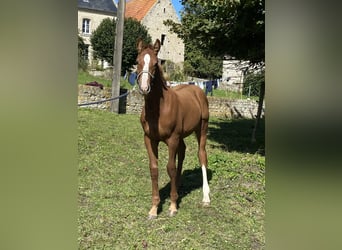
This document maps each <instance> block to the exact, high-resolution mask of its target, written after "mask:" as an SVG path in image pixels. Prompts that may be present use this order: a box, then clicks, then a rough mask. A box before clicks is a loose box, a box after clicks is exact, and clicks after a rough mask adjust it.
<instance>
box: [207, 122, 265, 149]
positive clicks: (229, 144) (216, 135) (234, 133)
mask: <svg viewBox="0 0 342 250" xmlns="http://www.w3.org/2000/svg"><path fill="white" fill-rule="evenodd" d="M254 123H255V120H254V119H234V120H228V119H218V120H215V121H209V129H208V132H209V133H208V140H212V141H215V142H217V143H218V144H219V145H216V144H214V145H210V142H208V144H209V146H211V147H214V148H215V147H219V148H220V149H223V150H225V151H229V152H230V151H238V152H243V153H251V154H254V153H258V154H260V155H265V119H260V122H259V125H258V129H257V131H256V136H255V137H256V142H254V143H252V142H251V138H252V131H253V128H254Z"/></svg>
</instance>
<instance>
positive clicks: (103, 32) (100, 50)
mask: <svg viewBox="0 0 342 250" xmlns="http://www.w3.org/2000/svg"><path fill="white" fill-rule="evenodd" d="M115 25H116V22H115V20H114V19H111V18H105V19H103V20H102V22H101V23H100V25H99V26H98V27H97V29H96V30H94V32H93V34H92V35H91V38H90V42H91V45H92V47H93V50H94V57H95V58H97V59H100V60H104V61H107V62H108V63H109V64H113V53H114V42H113V41H114V37H115Z"/></svg>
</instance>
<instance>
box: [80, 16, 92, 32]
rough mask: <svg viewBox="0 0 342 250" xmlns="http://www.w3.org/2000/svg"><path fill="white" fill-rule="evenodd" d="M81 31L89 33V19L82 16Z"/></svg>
mask: <svg viewBox="0 0 342 250" xmlns="http://www.w3.org/2000/svg"><path fill="white" fill-rule="evenodd" d="M82 33H83V34H90V19H87V18H84V19H83V20H82Z"/></svg>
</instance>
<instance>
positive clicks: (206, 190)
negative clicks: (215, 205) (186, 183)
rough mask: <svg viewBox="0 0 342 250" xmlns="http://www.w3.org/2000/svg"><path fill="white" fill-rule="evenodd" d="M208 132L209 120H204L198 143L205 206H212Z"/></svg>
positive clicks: (198, 131) (197, 133) (199, 131)
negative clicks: (207, 148) (208, 174)
mask: <svg viewBox="0 0 342 250" xmlns="http://www.w3.org/2000/svg"><path fill="white" fill-rule="evenodd" d="M207 130H208V120H202V122H201V129H199V130H197V131H196V136H197V141H198V158H199V161H200V164H201V167H202V177H203V200H202V202H203V205H209V204H210V198H209V193H210V189H209V184H208V177H207V166H208V159H207V152H206V150H205V145H206V142H207Z"/></svg>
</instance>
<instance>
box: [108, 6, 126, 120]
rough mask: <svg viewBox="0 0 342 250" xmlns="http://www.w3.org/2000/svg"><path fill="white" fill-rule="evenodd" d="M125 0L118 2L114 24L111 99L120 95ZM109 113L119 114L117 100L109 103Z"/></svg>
mask: <svg viewBox="0 0 342 250" xmlns="http://www.w3.org/2000/svg"><path fill="white" fill-rule="evenodd" d="M125 3H126V1H125V0H119V4H118V12H117V13H118V15H117V17H118V18H117V22H116V36H115V46H114V55H113V64H114V67H113V82H112V97H115V96H119V95H120V76H121V62H122V44H123V29H124V18H125ZM110 108H111V111H112V112H114V113H119V99H116V100H113V101H112V102H111V107H110Z"/></svg>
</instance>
